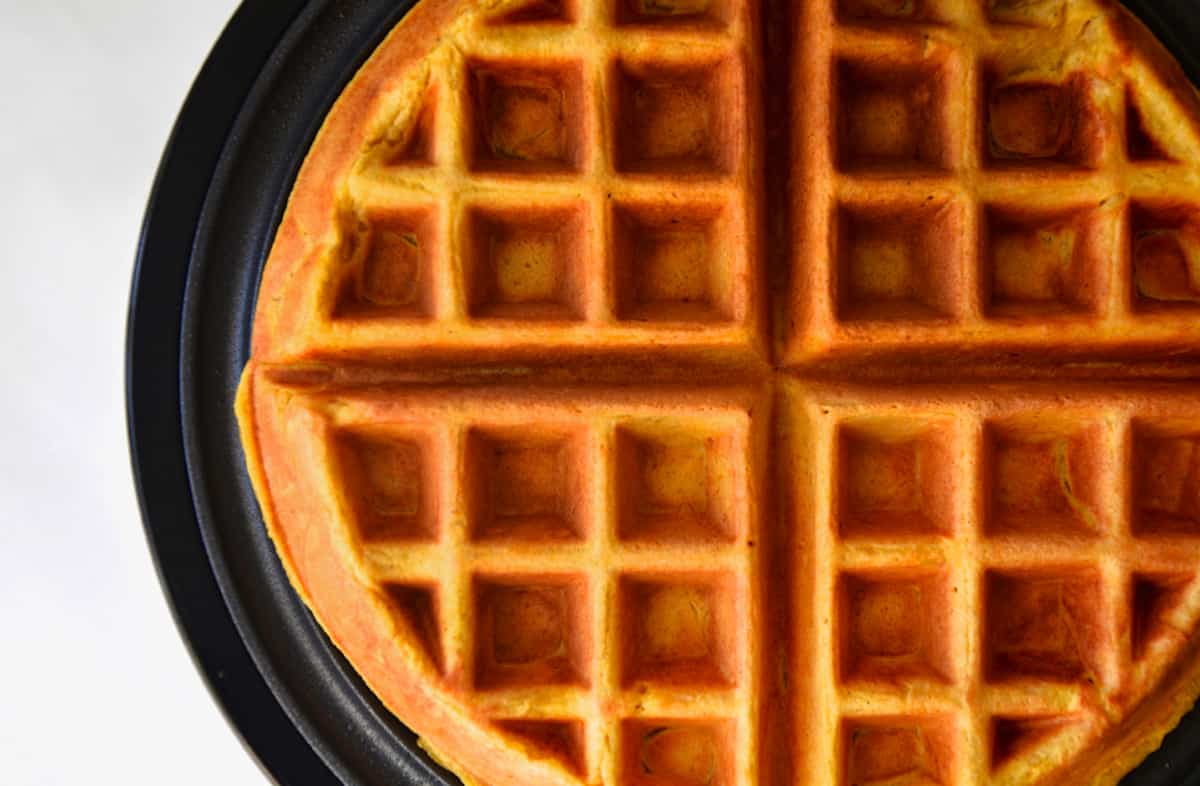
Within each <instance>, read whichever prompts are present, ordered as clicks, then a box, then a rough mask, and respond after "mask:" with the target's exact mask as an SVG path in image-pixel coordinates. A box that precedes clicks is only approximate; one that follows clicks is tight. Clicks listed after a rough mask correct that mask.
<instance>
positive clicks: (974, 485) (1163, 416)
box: [792, 388, 1200, 786]
mask: <svg viewBox="0 0 1200 786" xmlns="http://www.w3.org/2000/svg"><path fill="white" fill-rule="evenodd" d="M792 395H794V396H796V397H797V399H796V406H797V407H798V408H800V409H801V410H803V411H805V412H806V416H807V417H808V418H810V420H811V426H810V430H809V432H808V433H809V435H810V436H809V440H808V441H809V442H811V445H808V444H804V445H799V446H797V448H796V449H797V450H799V451H801V452H806V451H809V450H811V451H812V453H811V454H810V456H809V457H808V461H809V462H810V463H809V464H808V466H809V467H810V468H811V469H812V486H811V487H801V488H799V489H798V490H797V491H796V492H795V493H796V494H797V495H798V496H802V497H804V498H805V499H811V500H812V507H811V515H812V519H813V522H812V526H813V529H812V532H813V554H812V555H811V557H810V560H809V562H808V564H809V565H810V566H811V567H812V569H813V571H814V573H815V579H814V580H813V581H814V587H812V588H810V587H808V586H806V585H804V584H803V583H801V587H800V591H799V594H798V599H797V603H798V604H800V606H801V608H809V609H811V611H810V614H811V615H812V617H811V618H812V619H814V620H828V619H832V620H834V623H833V624H832V625H828V626H824V625H817V626H815V628H814V630H813V634H814V639H815V643H814V647H813V649H812V651H810V652H808V653H805V655H804V657H803V658H802V660H803V661H806V662H808V663H810V664H811V666H810V667H811V668H812V669H813V670H814V672H815V677H814V681H813V688H814V690H813V693H814V695H812V696H811V697H809V700H810V701H811V702H813V703H815V704H817V705H818V706H830V707H837V708H838V713H837V714H836V715H830V716H828V717H827V718H826V719H825V726H826V728H824V729H821V730H819V731H816V732H815V733H813V734H812V735H811V736H810V738H809V742H810V745H811V748H810V749H809V751H808V756H809V757H810V759H809V762H810V764H811V765H812V766H813V767H814V769H813V771H812V773H811V774H812V775H813V776H814V777H817V776H818V774H819V773H820V772H822V771H823V769H824V768H825V767H827V765H826V764H824V763H825V762H830V761H837V762H841V763H842V764H841V766H842V768H843V769H842V772H841V776H840V777H841V778H842V780H841V781H840V783H844V784H858V783H874V782H876V781H878V782H885V781H886V780H887V775H886V772H887V771H888V770H887V768H891V769H896V768H897V767H899V770H898V771H902V772H905V773H911V774H913V775H914V776H917V775H920V776H922V777H925V778H926V779H927V780H924V781H920V780H918V781H917V782H922V783H925V782H928V783H940V784H946V785H947V786H951V785H952V786H960V784H976V783H1013V784H1017V783H1027V782H1030V778H1031V777H1033V773H1036V772H1037V770H1036V767H1037V765H1038V761H1037V759H1036V758H1030V759H1026V760H1022V759H1021V756H1020V754H1021V753H1027V752H1028V750H1029V749H1028V748H1023V746H1025V745H1027V744H1029V745H1033V746H1034V747H1036V745H1040V744H1046V743H1050V744H1052V745H1061V746H1062V751H1061V752H1062V753H1063V754H1068V753H1069V752H1071V751H1074V750H1078V749H1079V748H1081V747H1083V746H1084V745H1086V744H1087V743H1088V742H1089V741H1091V740H1092V739H1094V737H1095V735H1097V734H1099V733H1101V732H1103V731H1104V729H1105V727H1106V726H1108V725H1109V723H1110V722H1111V721H1110V713H1111V717H1119V715H1120V710H1119V709H1118V708H1124V707H1127V706H1128V705H1129V703H1130V702H1133V701H1136V700H1137V699H1138V698H1140V696H1141V695H1143V693H1144V691H1145V690H1146V689H1148V688H1149V687H1151V686H1152V684H1153V680H1154V679H1155V678H1156V677H1157V676H1159V675H1158V674H1154V673H1148V672H1147V669H1146V668H1144V667H1143V666H1144V664H1141V663H1140V659H1141V657H1142V656H1144V654H1145V652H1146V649H1145V648H1146V646H1147V641H1148V640H1153V641H1154V643H1153V645H1152V646H1154V647H1160V648H1161V647H1167V648H1170V647H1177V646H1179V645H1180V644H1181V643H1182V641H1183V640H1184V639H1183V636H1182V635H1179V636H1174V635H1168V636H1166V638H1165V639H1164V638H1162V630H1161V628H1158V627H1156V626H1159V625H1162V624H1163V622H1162V620H1155V619H1154V616H1155V615H1157V614H1165V613H1167V612H1166V610H1165V607H1163V606H1160V605H1158V603H1159V599H1162V598H1171V602H1176V603H1181V604H1183V605H1187V604H1188V603H1194V600H1192V601H1185V600H1184V599H1183V598H1182V596H1175V595H1173V593H1176V592H1179V591H1180V588H1182V587H1183V586H1185V585H1186V584H1188V583H1189V582H1190V581H1191V580H1192V579H1193V578H1194V576H1195V565H1196V560H1197V558H1200V541H1197V540H1196V538H1195V533H1194V531H1193V532H1191V533H1183V532H1181V531H1180V530H1178V529H1174V530H1173V529H1172V528H1171V526H1170V525H1169V524H1168V523H1166V522H1169V521H1171V520H1172V518H1171V517H1172V515H1173V514H1170V513H1167V514H1166V516H1165V517H1164V515H1163V512H1162V511H1157V510H1155V508H1156V507H1159V505H1158V504H1157V502H1155V500H1156V499H1158V498H1157V496H1156V495H1154V494H1152V493H1150V492H1149V489H1150V488H1152V487H1153V485H1154V484H1155V483H1156V482H1162V478H1166V477H1172V478H1174V479H1175V480H1178V478H1179V474H1178V473H1179V472H1187V471H1188V470H1184V469H1181V468H1179V467H1181V466H1182V465H1178V466H1177V468H1176V469H1175V470H1173V471H1170V470H1166V469H1165V468H1164V467H1165V466H1166V465H1168V464H1172V463H1173V462H1174V461H1176V460H1177V457H1178V456H1179V455H1181V454H1183V453H1190V451H1191V450H1194V449H1195V447H1196V446H1197V445H1198V444H1200V443H1198V442H1197V441H1196V440H1197V435H1198V434H1200V420H1197V419H1196V417H1197V415H1200V411H1198V410H1197V409H1196V408H1195V406H1194V404H1192V403H1188V402H1186V401H1184V400H1181V399H1175V400H1167V401H1155V400H1154V399H1153V398H1152V397H1150V398H1148V399H1146V398H1141V397H1140V396H1136V395H1135V396H1130V401H1128V402H1120V403H1118V402H1115V401H1114V400H1113V399H1112V398H1111V397H1102V396H1101V397H1095V398H1091V399H1088V398H1083V397H1079V398H1075V397H1072V398H1071V399H1070V400H1067V401H1064V400H1063V399H1062V398H1061V397H1055V396H1051V395H1048V394H1043V395H1042V396H1041V397H1040V398H1033V397H1029V396H1027V395H1020V396H1011V395H1010V396H996V397H993V398H991V399H989V400H987V401H984V402H981V401H978V400H975V401H972V400H969V399H967V398H966V397H963V398H961V399H959V400H957V401H951V402H945V401H942V402H939V405H938V406H930V405H929V404H928V403H925V402H922V401H920V400H919V399H915V398H906V395H905V394H904V393H901V392H898V391H897V392H896V393H895V395H893V396H888V395H887V394H886V393H883V394H881V393H880V392H879V391H872V392H870V393H868V394H866V395H863V396H861V397H849V396H845V395H844V394H843V395H842V396H840V397H839V396H837V395H836V394H835V395H834V396H829V395H827V394H823V393H817V394H811V393H804V392H803V391H800V390H799V389H798V388H797V389H796V390H794V391H793V394H792ZM898 402H900V403H901V407H897V403H898ZM898 413H899V414H898ZM1168 413H1169V414H1168ZM1084 434H1086V435H1087V438H1086V439H1082V440H1081V439H1078V437H1079V436H1080V435H1084ZM939 442H940V443H941V444H940V445H939V444H937V443H939ZM1056 454H1058V455H1056ZM1171 456H1175V457H1176V458H1175V459H1172V458H1170V457H1171ZM1183 463H1184V464H1186V463H1187V462H1186V461H1185V462H1183ZM1058 473H1062V474H1061V475H1060V476H1059V477H1054V476H1055V475H1056V474H1058ZM801 477H803V475H801ZM1156 478H1157V479H1158V480H1156ZM796 482H797V483H798V484H800V483H801V482H802V481H800V480H799V479H798V480H797V481H796ZM1084 489H1087V491H1086V496H1087V499H1086V500H1081V499H1074V498H1072V497H1073V495H1074V494H1076V493H1079V492H1080V491H1082V490H1084ZM864 490H868V491H867V492H866V493H865V494H864ZM946 497H948V498H946ZM1134 500H1142V502H1141V504H1135V503H1134ZM1178 504H1182V503H1180V502H1176V501H1174V499H1173V501H1172V503H1171V505H1170V507H1175V506H1176V505H1178ZM864 507H865V508H868V509H871V511H872V512H873V513H875V514H878V515H880V516H881V522H880V525H879V526H878V527H877V528H875V529H870V530H864V529H862V528H855V527H850V528H847V526H846V523H847V521H848V520H853V517H854V516H855V515H856V514H859V513H861V511H862V509H863V508H864ZM1011 510H1017V511H1019V514H1020V516H1021V518H1022V519H1023V520H1024V521H1023V522H1022V525H1023V526H1022V528H1021V529H1013V528H1011V527H1009V526H1007V525H1005V524H1004V523H1003V522H1005V521H1006V520H1007V519H1008V515H1009V511H1011ZM914 511H917V512H920V513H921V514H923V515H922V516H919V517H914V516H913V515H912V514H913V513H914ZM1064 511H1066V512H1064ZM941 516H946V528H947V529H946V531H945V532H944V533H943V532H936V531H934V530H933V529H932V528H931V527H930V526H929V525H930V524H931V523H933V521H934V520H935V519H936V518H938V517H941ZM1151 522H1153V523H1151ZM801 526H803V525H801ZM810 590H811V591H810ZM1150 598H1154V599H1155V600H1149V599H1150ZM977 610H981V612H982V613H979V611H977ZM800 616H801V618H802V617H803V616H804V615H803V614H802V613H801V615H800ZM1151 631H1154V633H1153V634H1151ZM1177 633H1182V632H1181V631H1178V632H1177ZM1155 636H1157V637H1158V638H1155ZM1135 654H1136V656H1137V657H1135ZM801 703H802V704H805V702H804V701H803V700H802V702H801ZM800 712H801V713H805V714H806V713H807V710H806V709H804V708H803V707H802V708H801V709H800ZM1055 735H1058V736H1059V737H1060V740H1059V741H1058V742H1054V741H1053V740H1052V739H1051V738H1052V737H1054V736H1055ZM884 751H886V753H885V752H884ZM1064 758H1069V756H1064ZM898 762H902V764H898ZM881 768H883V769H881ZM893 774H895V773H894V772H893Z"/></svg>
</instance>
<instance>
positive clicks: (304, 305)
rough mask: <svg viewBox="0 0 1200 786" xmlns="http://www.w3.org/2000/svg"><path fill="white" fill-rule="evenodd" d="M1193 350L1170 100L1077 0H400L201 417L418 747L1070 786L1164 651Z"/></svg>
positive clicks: (1087, 773)
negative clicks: (249, 336) (226, 391)
mask: <svg viewBox="0 0 1200 786" xmlns="http://www.w3.org/2000/svg"><path fill="white" fill-rule="evenodd" d="M1198 359H1200V98H1198V97H1197V94H1196V92H1195V90H1194V89H1193V88H1191V86H1190V85H1188V84H1187V82H1186V80H1185V79H1184V77H1183V76H1182V74H1181V73H1180V71H1179V69H1178V67H1177V66H1176V65H1175V64H1174V63H1173V61H1171V60H1170V58H1169V57H1168V56H1167V55H1166V54H1165V53H1164V52H1163V50H1162V49H1161V48H1160V47H1159V45H1158V44H1157V43H1156V42H1155V41H1154V40H1153V39H1152V38H1151V37H1150V36H1149V34H1148V33H1147V32H1146V31H1145V30H1144V29H1143V28H1142V27H1141V26H1140V25H1139V24H1138V23H1137V22H1136V21H1135V20H1134V19H1133V18H1132V17H1130V16H1129V15H1128V14H1127V13H1126V12H1124V11H1123V10H1122V9H1120V7H1119V6H1116V5H1115V4H1110V3H1105V2H1096V1H1094V0H971V2H960V1H959V0H837V1H835V0H791V2H773V3H769V4H767V5H762V6H760V5H758V4H757V3H755V2H752V1H751V0H603V1H600V0H533V1H532V2H530V1H529V0H503V1H502V2H478V1H477V0H422V2H420V3H419V4H418V5H417V6H416V7H415V8H414V10H413V11H412V12H410V13H409V14H408V16H407V17H406V18H405V19H404V21H403V22H402V23H401V24H400V25H399V26H398V27H397V28H396V29H395V30H394V31H393V32H392V33H391V35H389V37H388V38H387V39H386V40H385V41H384V43H383V44H382V45H381V46H380V47H379V49H378V50H377V51H376V52H375V53H374V55H372V57H371V58H370V59H369V60H368V61H367V63H366V64H365V65H364V66H363V68H362V70H361V71H360V72H359V74H358V75H357V76H356V77H355V78H354V80H353V81H352V82H351V83H350V84H349V85H348V86H347V88H346V90H345V92H344V93H343V94H342V96H341V98H340V99H339V100H338V102H337V104H336V105H335V106H334V108H333V110H332V111H331V112H330V114H329V116H328V118H327V119H326V122H325V124H324V126H323V128H322V130H321V132H320V134H319V135H318V137H317V139H316V141H315V142H314V145H313V148H312V150H311V151H310V153H309V156H308V158H307V160H306V161H305V164H304V166H303V168H302V169H301V172H300V174H299V176H298V179H297V182H296V185H295V188H294V191H293V193H292V197H291V200H290V202H289V204H288V207H287V210H286V212H285V214H284V216H283V219H282V222H281V225H280V227H279V230H278V233H277V235H276V239H275V244H274V246H273V248H272V251H271V254H270V258H269V259H268V262H267V265H266V268H265V270H264V273H263V279H262V283H261V286H260V291H259V299H258V310H257V314H256V320H255V328H254V337H253V351H252V357H251V360H250V362H249V364H248V366H247V369H246V372H245V375H244V377H243V381H242V386H241V389H240V392H239V398H238V418H239V422H240V424H241V427H242V434H243V439H244V445H245V449H246V455H247V463H248V467H249V470H250V474H251V477H252V479H253V481H254V485H255V489H256V491H257V494H258V497H259V501H260V503H261V506H262V509H263V514H264V519H265V521H266V523H267V526H268V528H269V530H270V533H271V537H272V538H273V540H274V542H275V544H276V546H277V547H278V551H279V554H280V557H281V559H282V562H283V564H284V566H285V567H286V569H287V571H288V575H289V576H290V578H291V580H292V583H293V584H294V586H295V588H296V589H297V591H298V592H299V594H300V595H301V596H302V597H303V598H304V600H305V601H306V602H307V603H308V605H309V606H310V607H311V608H312V610H313V613H314V615H315V617H316V619H317V620H318V621H319V622H320V624H321V625H322V626H323V627H324V629H325V630H326V631H327V632H328V634H329V636H330V638H331V639H332V640H333V642H334V643H335V644H336V645H337V646H338V647H339V648H340V649H341V650H342V651H343V652H344V653H345V654H346V656H347V657H348V659H349V660H350V662H351V663H352V664H353V665H354V667H355V669H356V670H357V671H358V672H359V674H361V676H362V677H363V679H364V680H365V681H366V683H367V684H368V685H369V686H370V687H371V688H372V689H373V690H374V691H375V693H376V694H378V696H379V697H380V698H381V700H382V701H383V702H384V703H385V704H386V705H387V706H388V707H389V708H391V709H392V710H393V711H394V712H395V713H396V714H397V715H398V716H399V717H400V718H401V719H402V720H403V721H404V722H405V723H406V724H408V725H409V726H411V727H412V728H413V729H414V730H416V731H417V733H418V734H419V735H420V737H421V740H422V744H423V745H424V746H426V747H427V749H428V750H430V752H431V753H432V754H433V755H434V756H435V758H437V759H438V760H440V761H442V762H443V763H445V764H446V766H448V767H449V768H450V769H452V770H453V771H455V772H456V773H457V774H459V775H460V776H461V777H462V778H463V780H464V781H466V782H468V783H474V784H488V785H489V786H493V785H494V786H501V785H502V784H513V785H514V786H515V785H516V784H521V786H527V785H528V784H579V783H589V784H606V786H625V785H626V784H629V785H631V786H686V785H687V784H699V785H702V786H709V785H713V786H715V785H718V784H719V785H720V786H748V785H749V784H767V783H770V784H788V783H804V784H816V783H830V784H839V786H916V785H917V784H940V785H941V786H973V785H974V784H984V783H989V784H991V783H995V784H1058V783H1061V784H1087V783H1095V784H1110V783H1115V782H1116V781H1117V780H1118V779H1119V778H1120V776H1121V775H1123V774H1124V773H1125V772H1127V771H1128V770H1129V769H1131V768H1132V767H1133V766H1134V765H1135V764H1137V762H1138V761H1140V760H1141V758H1142V757H1143V756H1144V755H1145V754H1146V753H1148V752H1149V751H1150V750H1152V749H1153V748H1154V747H1155V746H1157V744H1158V742H1159V740H1160V739H1161V737H1162V735H1163V734H1164V733H1165V732H1166V731H1167V730H1169V729H1170V728H1171V727H1172V726H1173V725H1174V724H1175V723H1176V722H1177V720H1178V718H1179V717H1180V715H1181V714H1182V713H1183V712H1184V711H1185V710H1186V709H1187V708H1188V707H1190V706H1191V704H1192V702H1193V701H1194V700H1195V698H1196V697H1197V695H1198V694H1200V653H1197V647H1200V632H1197V621H1198V620H1200V582H1197V581H1196V578H1197V575H1196V574H1197V569H1198V568H1200V397H1197V395H1196V386H1195V384H1194V382H1191V381H1190V380H1193V379H1195V378H1196V377H1195V375H1196V366H1195V363H1196V361H1197V360H1198ZM957 377H961V378H957Z"/></svg>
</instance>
